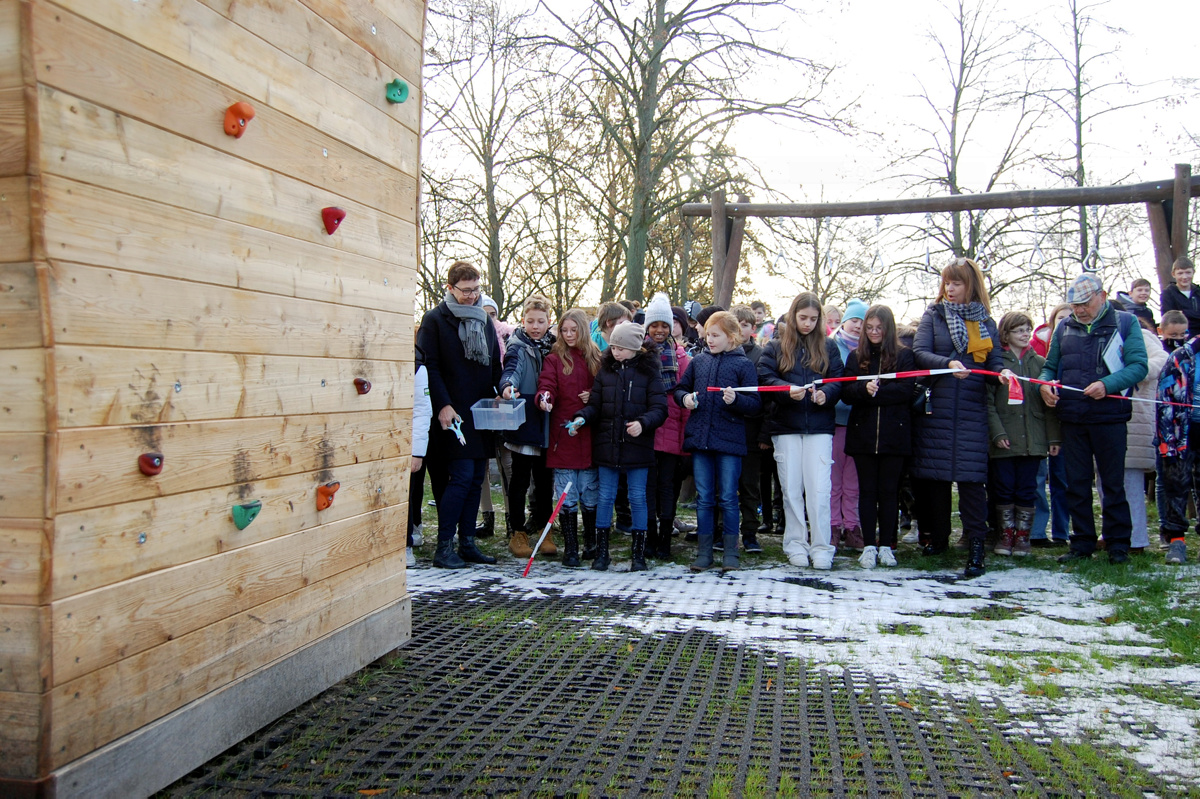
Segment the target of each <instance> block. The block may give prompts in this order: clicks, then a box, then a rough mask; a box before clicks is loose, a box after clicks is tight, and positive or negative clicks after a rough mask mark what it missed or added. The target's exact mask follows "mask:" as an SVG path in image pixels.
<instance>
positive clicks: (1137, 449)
mask: <svg viewBox="0 0 1200 799" xmlns="http://www.w3.org/2000/svg"><path fill="white" fill-rule="evenodd" d="M1142 340H1143V341H1145V343H1146V360H1147V364H1148V368H1149V373H1148V374H1147V375H1146V379H1145V380H1143V381H1142V382H1140V383H1138V384H1137V388H1135V389H1134V391H1133V396H1135V397H1139V398H1141V399H1151V400H1152V399H1154V398H1155V395H1156V394H1157V393H1158V375H1159V373H1160V372H1162V368H1163V366H1164V365H1166V363H1167V351H1166V350H1164V349H1163V348H1162V347H1160V346H1155V345H1157V344H1158V336H1156V335H1154V334H1153V333H1151V332H1150V331H1149V330H1147V329H1146V328H1142ZM1131 404H1132V405H1133V416H1132V417H1130V419H1129V424H1128V425H1126V428H1125V429H1126V442H1127V443H1126V446H1125V469H1126V471H1131V470H1132V471H1139V472H1152V471H1154V466H1155V458H1154V432H1155V414H1154V405H1152V404H1150V403H1149V402H1134V403H1131Z"/></svg>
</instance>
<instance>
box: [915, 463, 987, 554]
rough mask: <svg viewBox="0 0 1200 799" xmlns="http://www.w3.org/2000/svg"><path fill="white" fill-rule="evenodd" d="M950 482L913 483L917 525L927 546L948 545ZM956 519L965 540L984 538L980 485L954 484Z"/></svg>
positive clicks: (983, 497) (984, 494)
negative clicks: (960, 520)
mask: <svg viewBox="0 0 1200 799" xmlns="http://www.w3.org/2000/svg"><path fill="white" fill-rule="evenodd" d="M950 485H951V483H950V481H948V480H917V479H915V478H914V479H913V494H914V496H916V499H917V524H918V526H919V527H920V529H921V534H922V536H925V537H927V538H928V540H929V541H930V543H932V544H934V545H936V546H938V547H945V546H947V545H948V544H949V542H950V509H951V503H950ZM958 515H959V517H960V518H962V524H963V534H964V535H965V536H966V537H967V539H968V540H969V539H972V538H983V537H985V536H986V535H987V491H986V490H985V489H984V487H983V483H959V484H958Z"/></svg>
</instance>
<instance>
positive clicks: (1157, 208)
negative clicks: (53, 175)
mask: <svg viewBox="0 0 1200 799" xmlns="http://www.w3.org/2000/svg"><path fill="white" fill-rule="evenodd" d="M1146 219H1147V221H1148V222H1149V223H1150V244H1151V246H1152V247H1153V248H1154V267H1155V272H1157V273H1158V288H1159V291H1165V290H1166V288H1167V286H1169V285H1171V283H1172V282H1174V278H1172V277H1171V264H1173V263H1174V262H1175V259H1174V258H1172V257H1171V233H1170V231H1169V230H1167V212H1166V211H1165V210H1164V209H1163V204H1162V203H1161V202H1158V201H1157V200H1153V201H1151V202H1148V203H1146Z"/></svg>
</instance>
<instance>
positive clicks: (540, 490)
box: [508, 452, 554, 532]
mask: <svg viewBox="0 0 1200 799" xmlns="http://www.w3.org/2000/svg"><path fill="white" fill-rule="evenodd" d="M531 480H532V481H533V516H531V517H530V521H531V522H532V524H531V526H532V528H533V529H534V530H541V529H542V527H544V526H545V525H546V520H547V519H549V518H550V510H551V508H550V503H551V501H552V499H551V497H552V496H553V494H554V473H553V472H552V471H551V470H550V469H548V468H546V455H545V454H544V453H543V454H541V455H522V454H521V453H519V452H514V453H512V476H511V477H510V478H509V480H508V513H509V518H511V519H512V526H513V529H514V530H525V498H526V495H528V493H529V483H530V481H531ZM526 532H529V531H526Z"/></svg>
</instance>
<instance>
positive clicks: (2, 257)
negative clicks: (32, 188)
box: [0, 176, 33, 263]
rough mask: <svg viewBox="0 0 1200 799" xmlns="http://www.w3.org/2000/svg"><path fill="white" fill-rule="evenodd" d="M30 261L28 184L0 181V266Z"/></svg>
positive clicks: (21, 179) (16, 180)
mask: <svg viewBox="0 0 1200 799" xmlns="http://www.w3.org/2000/svg"><path fill="white" fill-rule="evenodd" d="M32 257H33V243H32V239H31V238H30V228H29V180H28V179H27V178H25V177H23V176H17V177H7V178H0V262H4V263H17V262H20V261H28V260H29V259H30V258H32Z"/></svg>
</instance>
